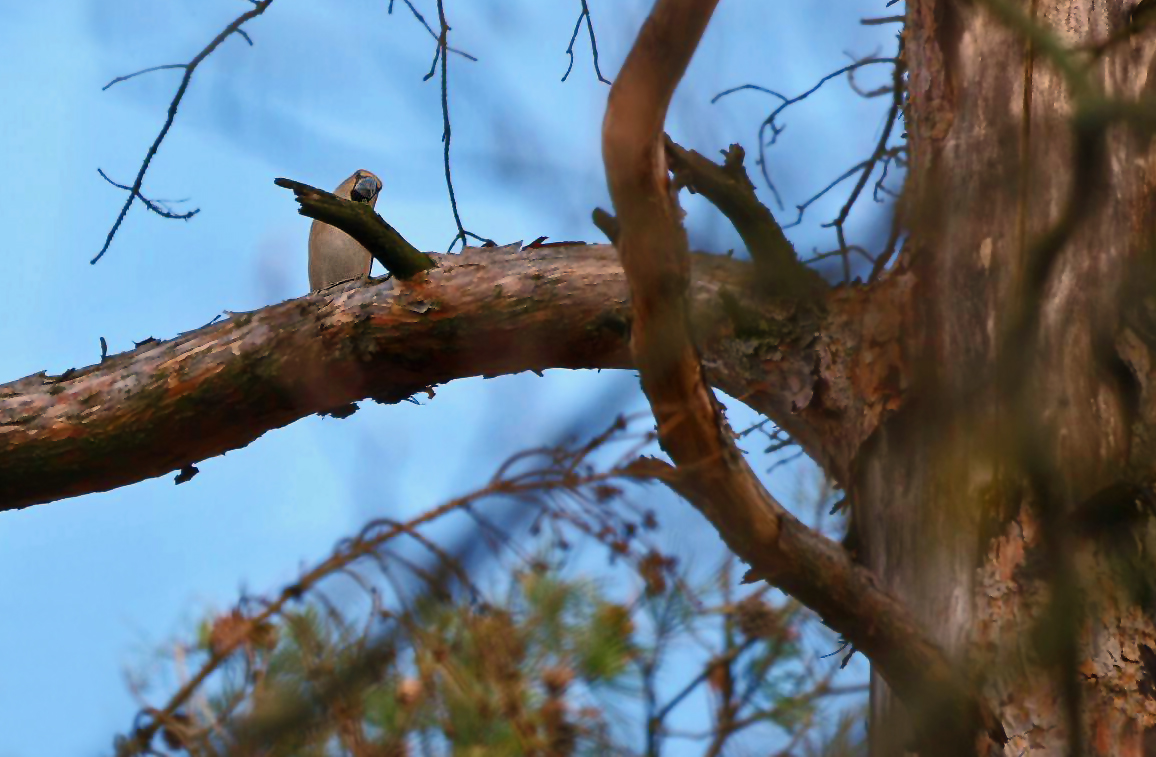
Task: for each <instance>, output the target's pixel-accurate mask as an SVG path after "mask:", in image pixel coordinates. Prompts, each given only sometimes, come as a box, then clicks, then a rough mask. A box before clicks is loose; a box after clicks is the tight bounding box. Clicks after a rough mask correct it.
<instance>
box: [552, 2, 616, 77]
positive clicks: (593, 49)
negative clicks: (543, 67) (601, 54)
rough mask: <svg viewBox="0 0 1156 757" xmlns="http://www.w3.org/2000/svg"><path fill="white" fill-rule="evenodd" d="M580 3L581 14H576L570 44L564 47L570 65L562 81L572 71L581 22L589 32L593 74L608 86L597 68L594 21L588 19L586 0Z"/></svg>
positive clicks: (588, 9) (588, 10)
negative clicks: (584, 23) (575, 43)
mask: <svg viewBox="0 0 1156 757" xmlns="http://www.w3.org/2000/svg"><path fill="white" fill-rule="evenodd" d="M580 2H581V3H582V12H581V13H579V14H578V21H577V22H575V24H574V33H573V34H572V35H570V44H569V45H568V46H567V47H566V54H567V55H569V56H570V65H568V66H566V73H564V74H562V81H566V79H568V78H569V77H570V72H571V71H573V70H574V42H575V41H576V40H577V39H578V32H579V31H581V30H582V22H583V21H585V22H586V29H587V31H589V32H590V52H591V53H592V54H593V56H594V73H595V74H596V75H597V76H598V81H600V82H602V83H603V84H609V83H610V80H609V79H607V78H606V77H605V76H603V75H602V69H601V68H599V66H598V39H597V38H596V37H595V36H594V21H593V20H592V19H591V18H590V6H588V5H587V4H586V0H580Z"/></svg>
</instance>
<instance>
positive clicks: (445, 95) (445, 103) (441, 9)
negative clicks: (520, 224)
mask: <svg viewBox="0 0 1156 757" xmlns="http://www.w3.org/2000/svg"><path fill="white" fill-rule="evenodd" d="M437 2H438V21H439V22H440V23H441V34H440V35H438V47H437V52H436V53H434V62H433V66H431V67H430V73H429V74H427V75H426V77H425V78H426V80H427V81H428V80H429V79H430V77H432V75H433V71H434V68H435V67H436V66H437V65H438V63H439V62H440V63H441V86H442V162H443V165H444V167H445V174H446V189H447V190H448V191H449V195H450V209H451V210H453V213H454V224H456V225H457V227H458V233H457V234H456V235H454V238H453V240H452V241H451V242H450V246H449V249H448V250H446V252H450V251H451V250H453V248H454V245H455V244H457V243H458V240H459V239H460V240H461V242H462V246H463V247H465V246H466V242H467V241H468V238H470V237H472V238H474V239H476V240H478V241H480V242H482V243H486V244H490V245H493V244H494V241H493V240H492V239H487V238H485V237H482V236H478V235H477V234H475V233H473V232H472V231H468V230H467V229H466V227H465V226H463V225H462V216H461V213H459V212H458V199H457V196H456V195H455V194H454V182H453V179H452V178H451V177H450V138H451V136H452V131H451V129H450V97H449V66H448V65H447V63H448V60H447V58H448V55H447V54H446V51H447V50H448V49H449V42H448V39H449V33H450V25H449V24H447V23H446V11H445V4H444V0H437Z"/></svg>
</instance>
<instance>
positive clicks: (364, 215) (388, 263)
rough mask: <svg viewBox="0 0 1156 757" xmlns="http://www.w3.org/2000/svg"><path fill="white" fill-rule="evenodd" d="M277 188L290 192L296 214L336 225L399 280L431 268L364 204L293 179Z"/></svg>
mask: <svg viewBox="0 0 1156 757" xmlns="http://www.w3.org/2000/svg"><path fill="white" fill-rule="evenodd" d="M273 183H274V184H276V185H277V186H279V187H285V188H286V189H292V190H293V194H294V195H295V196H296V197H297V202H299V203H301V207H300V208H299V209H298V211H297V212H298V213H300V214H301V215H303V216H307V217H309V218H313V219H315V220H318V221H321V222H322V223H327V224H329V225H330V226H336V227H337V228H339V229H341V230H342V231H344V232H345V233H346V234H348V235H349V236H351V237H353V238H354V239H356V240H357V241H358V242H360V243H361V245H362V247H364V248H365V249H367V250H369V254H371V255H373V257H374V259H375V260H376V261H377V262H379V263H381V264H382V266H384V267H385V270H387V271H389V272H390V273H392V274H393V275H394V276H396V277H398V278H399V279H408V278H410V277H412V276H415V275H417V274H418V273H420V272H422V271H425V270H428V269H430V268H433V267H434V266H435V265H437V264H436V263H434V260H433V258H431V257H430V256H429V255H426V254H425V253H424V252H421V251H419V250H418V249H417V248H416V247H414V246H413V245H412V244H410V243H409V242H407V241H406V240H405V237H403V236H402V235H401V234H398V233H397V231H396V230H395V229H394V228H393V227H392V226H390V225H389V224H388V223H386V222H385V219H384V218H382V217H381V216H379V215H378V214H377V213H376V212H374V210H373V208H371V207H370V206H369V205H367V204H366V203H364V202H354V201H352V200H343V199H341V198H340V197H338V196H336V195H334V194H332V193H330V192H326V191H325V190H323V189H318V188H317V187H311V186H309V185H308V184H302V183H301V182H299V181H293V180H292V179H274V180H273Z"/></svg>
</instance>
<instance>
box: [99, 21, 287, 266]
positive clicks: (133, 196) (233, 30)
mask: <svg viewBox="0 0 1156 757" xmlns="http://www.w3.org/2000/svg"><path fill="white" fill-rule="evenodd" d="M272 4H273V0H260V1H259V2H255V3H253V9H252V10H250V11H246V12H245V13H242V14H241V15H240V16H238V17H237V18H236V19H234V20H233V22H232V23H230V24H229V25H228V26H226V27H225V28H224V29H223V30H222V31H221V33H220V34H218V35H217V36H216V37H214V38H213V40H212V41H211V42H209V44H208V45H206V46H205V48H204V49H203V50H201V51H200V52H199V53H197V54H196V56H195V57H194V58H193V59H192V60H191V61H189V62H188V63H187V64H185V75H184V76H182V77H181V83H180V85H179V86H178V87H177V92H176V94H175V95H173V99H172V102H170V103H169V110H168V115H167V116H166V118H165V123H164V125H163V126H162V127H161V130H160V133H159V134H157V137H156V139H154V140H153V143H152V145H150V146H149V149H148V152H147V153H145V157H144V160H143V161H141V165H140V170H139V171H137V174H136V179H134V180H133V183H132V187H131V188H130V189H129V190H128V199H127V200H125V202H124V206H123V207H122V208H121V209H120V213H119V214H118V215H117V217H116V221H115V222H114V223H113V224H112V228H111V229H110V230H109V232H108V236H107V237H106V238H105V240H104V246H103V247H101V248H100V252H98V253H97V254H96V257H94V258H93V259H92V260H90V261H89V263H96V262H97V261H98V260H100V259H101V258H102V257H104V253H106V252H108V248H109V246H110V245H111V244H112V239H113V237H115V236H116V232H117V230H118V229H120V225H121V224H122V223H123V222H124V219H125V216H127V215H128V211H129V208H131V207H132V204H133V202H134V201H135V200H137V199H138V198H139V199H141V200H144V197H143V196H142V195H141V193H140V190H141V186H142V185H143V184H144V177H145V174H146V173H147V172H148V170H149V165H150V164H151V163H152V161H153V158H154V157H155V156H156V154H157V150H159V149H160V146H161V142H163V141H164V139H165V136H166V135H168V133H169V129H171V128H172V127H173V121H174V120H175V119H176V117H177V108H179V107H180V104H181V100H182V99H183V98H184V96H185V92H186V91H187V90H188V88H189V84H190V83H191V82H192V80H193V73H194V72H195V71H196V70H197V66H199V65H201V62H202V61H204V60H205V58H207V57H209V56H210V55H211V54H212V53H213V51H214V50H216V49H217V48H218V47H220V45H221V43H222V42H224V41H225V40H226V39H228V38H229V37H230V36H232V35H233V34H237V35H238V36H240V37H241V38H242V39H244V40H245V41H246V42H248V43H249V44H250V45H252V44H253V41H252V40H251V39H249V36H248V35H247V34H245V32H243V31H241V26H242V25H244V24H245V22H247V21H249V20H251V19H254V18H256V17H257V16H260V15H261V14H262V13H264V12H265V11H266V10H267V9H268V8H269V6H270V5H272ZM113 83H115V82H113ZM110 86H111V85H110ZM107 88H108V87H105V89H107ZM146 207H149V209H150V210H152V209H153V208H152V207H151V206H148V205H147V201H146ZM154 212H156V211H155V210H154Z"/></svg>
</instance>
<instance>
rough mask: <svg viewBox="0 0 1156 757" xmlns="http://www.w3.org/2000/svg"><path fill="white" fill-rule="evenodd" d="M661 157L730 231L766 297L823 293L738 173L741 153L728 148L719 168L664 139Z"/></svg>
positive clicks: (736, 147) (748, 182) (678, 180)
mask: <svg viewBox="0 0 1156 757" xmlns="http://www.w3.org/2000/svg"><path fill="white" fill-rule="evenodd" d="M666 155H667V158H668V159H669V160H670V169H671V171H672V172H673V173H674V178H675V182H676V183H677V184H678V185H679V186H684V187H686V188H687V189H689V190H690V191H691V192H695V193H697V194H701V195H702V196H703V197H705V198H706V199H707V201H708V202H710V204H711V205H714V206H715V207H716V208H718V209H719V211H720V212H721V213H722V214H723V215H724V216H726V217H727V220H728V221H730V222H731V225H733V226H734V227H735V231H737V232H738V233H739V236H740V237H742V240H743V244H745V245H746V246H747V251H748V252H749V253H750V254H751V260H752V261H753V262H754V264H755V271H756V272H758V274H759V279H760V282H761V283H762V285H763V286H764V287H765V288H766V290H767V292H769V293H770V294H774V295H780V296H787V297H797V298H799V299H812V298H814V297H816V296H819V295H821V293H822V292H823V291H824V290H826V289H827V286H826V284H825V283H824V281H823V279H822V277H820V276H819V274H817V273H815V272H814V271H813V270H811V269H810V268H808V267H807V266H805V265H803V264H802V263H801V262H800V261H799V259H798V256H796V254H795V248H794V247H793V246H792V245H791V243H790V241H788V240H787V237H786V235H785V234H783V229H782V227H781V226H780V225H779V223H778V221H776V220H775V217H774V216H773V215H772V214H771V211H770V210H769V209H768V208H767V206H766V205H763V203H761V202H759V198H758V196H757V195H756V194H755V185H754V184H752V183H751V179H750V177H749V176H747V172H746V169H745V168H743V158H744V157H745V155H746V153H745V152H744V151H743V148H742V146H741V145H737V144H735V145H731V146H730V148H728V149H727V150H726V151H725V152H724V153H723V156H724V159H723V164H722V165H721V166H720V165H718V164H716V163H715V162H714V161H712V160H710V159H708V158H706V157H705V156H703V155H700V154H699V153H698V152H695V151H694V150H687V149H685V148H683V147H682V146H680V145H679V144H677V143H676V142H675V141H674V140H672V139H671V138H670V137H667V138H666Z"/></svg>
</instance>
